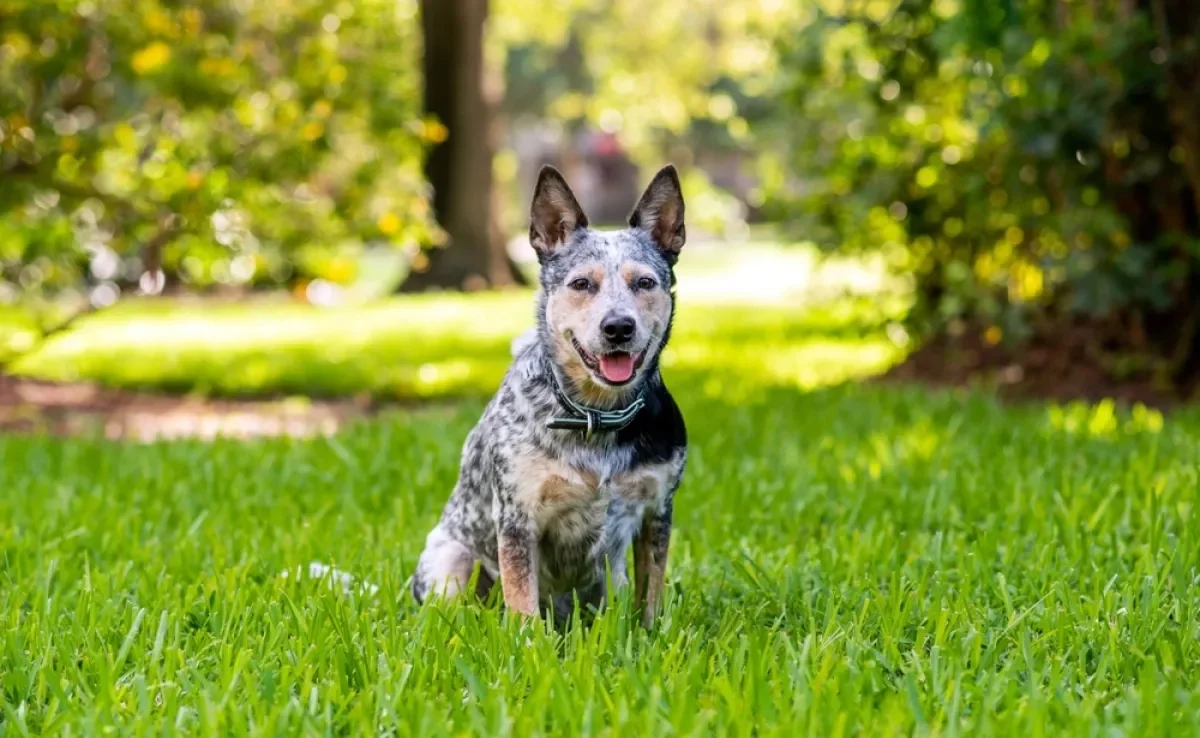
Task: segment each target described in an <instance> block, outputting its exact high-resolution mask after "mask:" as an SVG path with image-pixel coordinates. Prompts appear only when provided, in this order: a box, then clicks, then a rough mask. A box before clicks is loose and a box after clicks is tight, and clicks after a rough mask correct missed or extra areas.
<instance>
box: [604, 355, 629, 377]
mask: <svg viewBox="0 0 1200 738" xmlns="http://www.w3.org/2000/svg"><path fill="white" fill-rule="evenodd" d="M600 373H601V374H603V375H604V378H605V379H607V380H608V381H610V382H626V381H628V380H629V378H630V377H632V376H633V354H626V353H620V354H601V355H600Z"/></svg>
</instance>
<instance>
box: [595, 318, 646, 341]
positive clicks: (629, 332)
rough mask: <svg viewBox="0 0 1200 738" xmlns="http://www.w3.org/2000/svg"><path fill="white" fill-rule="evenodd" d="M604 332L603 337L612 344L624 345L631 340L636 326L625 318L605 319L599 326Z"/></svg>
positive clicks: (631, 319)
mask: <svg viewBox="0 0 1200 738" xmlns="http://www.w3.org/2000/svg"><path fill="white" fill-rule="evenodd" d="M600 328H602V329H603V330H604V336H605V337H606V338H607V339H608V340H609V341H611V342H613V343H626V342H628V341H629V339H631V338H633V332H634V330H636V329H637V324H636V323H634V322H633V318H628V317H625V316H620V317H614V318H606V319H605V320H604V322H603V323H602V324H601V325H600Z"/></svg>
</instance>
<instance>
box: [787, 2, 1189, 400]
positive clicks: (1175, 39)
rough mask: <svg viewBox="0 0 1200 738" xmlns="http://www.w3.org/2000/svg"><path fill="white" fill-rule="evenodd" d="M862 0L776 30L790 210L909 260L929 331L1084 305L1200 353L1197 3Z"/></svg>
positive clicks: (1116, 341) (1164, 356) (994, 337)
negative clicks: (795, 27)
mask: <svg viewBox="0 0 1200 738" xmlns="http://www.w3.org/2000/svg"><path fill="white" fill-rule="evenodd" d="M847 7H853V8H854V9H855V10H847V12H846V13H844V14H840V15H833V14H829V13H825V12H820V11H813V14H812V15H811V17H810V18H808V21H807V23H806V24H805V25H804V30H803V32H802V33H799V34H794V35H791V36H789V37H786V38H785V40H784V42H783V53H784V56H785V63H784V68H785V69H787V70H788V72H789V75H790V76H789V79H788V81H787V85H786V87H787V91H786V94H785V95H784V99H785V109H786V113H787V120H788V122H789V127H788V134H789V136H788V138H787V147H786V149H785V151H786V153H785V154H784V155H783V158H782V159H780V160H777V161H776V162H775V167H774V168H773V169H771V168H768V169H767V172H768V174H769V175H771V174H772V173H774V176H769V177H768V182H767V184H768V185H769V187H770V195H771V198H770V204H771V207H773V208H774V210H775V213H776V214H781V215H785V216H788V217H793V218H795V217H797V216H800V217H799V218H798V219H799V220H801V222H804V223H806V224H807V225H808V226H809V227H810V228H811V229H812V232H813V233H814V234H815V235H816V236H817V238H818V240H819V241H821V242H823V243H825V244H826V245H828V246H829V247H831V248H837V249H841V250H846V251H862V250H882V251H883V252H884V253H885V254H887V255H888V257H889V258H890V259H891V261H892V263H893V264H894V266H896V267H897V268H900V269H903V270H905V271H907V272H910V273H911V274H913V275H914V278H915V283H916V286H917V295H918V299H917V301H916V305H915V307H914V310H913V312H912V314H911V322H912V323H913V324H914V326H915V327H916V328H918V329H919V330H921V331H924V332H926V333H928V332H931V331H932V332H937V331H944V330H946V329H947V328H948V327H949V326H951V325H955V324H957V325H964V324H965V325H968V326H971V327H972V328H974V329H976V330H978V331H979V332H980V333H981V334H982V335H983V336H985V337H986V339H987V340H988V341H990V342H996V341H1000V340H1010V341H1013V342H1019V341H1021V340H1022V339H1025V338H1028V337H1029V336H1031V335H1032V334H1035V333H1039V332H1050V333H1053V332H1055V331H1059V330H1063V329H1064V328H1065V327H1067V326H1070V325H1078V324H1079V323H1081V322H1082V323H1085V324H1086V325H1087V326H1088V330H1089V331H1090V332H1091V333H1092V334H1093V335H1095V336H1096V339H1097V342H1098V344H1102V345H1103V346H1104V347H1106V348H1107V349H1109V350H1114V349H1115V350H1116V351H1131V350H1133V351H1139V352H1141V351H1144V352H1146V353H1148V354H1149V355H1151V356H1152V357H1153V362H1152V363H1153V365H1154V369H1155V373H1157V374H1159V375H1160V376H1163V377H1164V378H1168V379H1171V380H1173V381H1175V382H1177V383H1188V382H1190V381H1191V380H1192V379H1194V378H1195V377H1196V376H1197V375H1198V374H1200V351H1198V349H1200V342H1198V341H1196V340H1195V338H1196V334H1197V332H1198V329H1200V313H1198V312H1197V310H1196V308H1195V307H1194V304H1195V302H1196V300H1195V299H1194V296H1195V295H1198V294H1200V240H1198V238H1197V237H1198V235H1200V219H1198V203H1200V135H1198V134H1197V131H1198V130H1200V95H1197V94H1195V93H1194V92H1191V91H1189V89H1188V88H1189V86H1195V84H1196V82H1195V81H1194V74H1193V73H1192V71H1191V70H1194V69H1196V68H1200V65H1198V64H1197V61H1198V57H1197V51H1196V45H1197V42H1198V41H1200V32H1197V31H1196V29H1197V28H1198V27H1200V26H1198V24H1197V20H1200V11H1198V10H1196V9H1193V8H1191V7H1190V6H1189V5H1188V4H1187V3H1186V2H1184V1H1183V0H1141V1H1139V2H1135V3H1129V2H1116V1H1114V0H1099V1H1098V2H1091V3H1062V2H1042V1H1039V0H1010V1H1009V2H1006V3H988V2H984V1H983V0H964V1H963V2H961V3H958V2H950V1H948V0H902V1H901V2H898V3H888V2H883V3H865V4H852V5H850V6H847ZM1168 28H1169V29H1170V31H1168V30H1167V29H1168ZM1189 29H1191V31H1190V34H1189ZM789 169H791V170H793V171H794V172H797V173H799V176H793V175H792V174H787V175H786V176H785V174H784V172H787V171H788V170H789Z"/></svg>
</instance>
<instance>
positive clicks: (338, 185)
mask: <svg viewBox="0 0 1200 738" xmlns="http://www.w3.org/2000/svg"><path fill="white" fill-rule="evenodd" d="M415 12H416V2H415V0H400V2H395V1H394V0H343V1H342V2H339V3H328V2H323V1H320V0H290V1H288V2H276V1H274V0H270V1H267V0H261V1H260V0H250V1H247V2H234V1H233V0H205V1H204V2H198V3H185V4H180V3H175V2H167V1H166V0H164V1H162V2H159V0H112V1H111V2H109V1H107V0H106V1H105V2H91V0H62V1H60V2H54V3H47V2H36V1H32V0H0V182H2V183H3V184H2V185H0V211H3V212H5V213H6V215H5V216H3V217H0V293H4V294H6V295H7V296H8V297H9V298H11V297H12V296H13V293H14V291H15V289H16V288H19V289H21V290H25V291H36V290H49V291H54V290H62V289H64V288H73V287H75V286H77V284H78V281H79V278H80V274H81V272H84V271H87V272H89V277H90V280H91V281H92V282H93V283H94V284H95V283H100V284H105V285H109V289H107V290H106V291H101V292H100V293H98V294H95V293H94V295H93V297H96V298H99V301H100V302H105V301H107V299H109V298H113V297H115V292H114V291H113V290H112V289H111V287H113V286H116V287H120V286H127V285H130V284H137V283H138V282H139V279H140V280H141V282H142V287H143V288H144V289H146V290H147V291H150V292H154V291H157V289H158V288H159V286H160V284H161V282H160V280H159V279H158V278H157V277H156V275H155V274H154V273H153V272H154V271H155V266H156V264H155V263H154V262H156V261H159V260H160V258H161V264H159V265H158V266H159V267H160V268H161V270H163V271H164V272H166V273H167V274H169V275H172V276H175V277H178V279H179V280H181V281H183V282H184V283H187V284H191V285H197V286H204V285H209V284H215V283H226V284H246V283H272V284H286V283H291V282H292V281H295V280H298V279H311V278H314V277H318V276H320V277H324V278H326V279H330V280H333V281H346V280H347V279H349V278H350V277H351V276H353V275H352V274H351V273H350V272H351V271H352V262H351V261H350V260H349V259H347V258H344V257H345V256H346V255H348V254H349V253H350V252H352V251H353V250H354V249H355V248H356V247H357V246H358V245H360V244H361V243H362V242H363V241H365V240H370V239H380V240H387V241H394V242H416V241H422V240H427V239H428V236H429V232H428V228H429V225H428V222H427V214H426V211H427V208H428V206H427V204H426V199H425V184H424V181H423V179H422V177H421V172H420V159H421V149H422V140H423V137H424V136H425V132H426V127H425V125H424V124H423V123H422V121H421V120H420V117H419V104H420V103H419V97H420V95H419V90H420V80H419V76H418V73H417V71H416V70H417V68H418V67H417V64H416V54H417V53H418V52H419V38H418V36H417V30H416V24H415V21H414V19H413V16H414V14H415ZM156 252H161V257H159V256H158V255H157V254H156ZM331 254H332V256H331ZM156 282H157V283H158V284H156ZM4 294H0V296H4Z"/></svg>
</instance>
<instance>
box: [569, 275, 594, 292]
mask: <svg viewBox="0 0 1200 738" xmlns="http://www.w3.org/2000/svg"><path fill="white" fill-rule="evenodd" d="M591 286H592V283H591V282H590V281H588V280H587V279H586V278H584V277H579V278H578V279H572V280H571V282H570V287H571V289H573V290H576V291H578V292H584V291H586V290H587V289H588V288H589V287H591Z"/></svg>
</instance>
